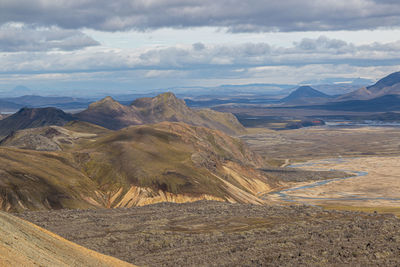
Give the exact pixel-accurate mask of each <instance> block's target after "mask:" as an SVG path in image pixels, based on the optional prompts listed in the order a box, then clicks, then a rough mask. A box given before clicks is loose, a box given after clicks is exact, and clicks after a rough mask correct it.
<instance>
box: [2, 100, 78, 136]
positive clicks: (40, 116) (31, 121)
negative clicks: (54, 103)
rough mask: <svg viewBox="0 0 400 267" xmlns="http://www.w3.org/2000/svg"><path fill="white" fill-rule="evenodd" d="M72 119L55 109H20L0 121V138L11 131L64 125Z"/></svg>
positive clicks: (70, 116)
mask: <svg viewBox="0 0 400 267" xmlns="http://www.w3.org/2000/svg"><path fill="white" fill-rule="evenodd" d="M73 119H74V117H73V116H72V115H70V114H67V113H65V112H64V111H62V110H61V109H57V108H26V107H25V108H21V109H20V110H19V111H18V112H17V113H15V114H13V115H11V116H9V117H7V118H5V119H3V120H1V121H0V136H5V135H8V134H10V133H11V132H13V131H17V130H22V129H27V128H36V127H42V126H49V125H59V126H61V125H64V124H66V123H67V122H69V121H72V120H73Z"/></svg>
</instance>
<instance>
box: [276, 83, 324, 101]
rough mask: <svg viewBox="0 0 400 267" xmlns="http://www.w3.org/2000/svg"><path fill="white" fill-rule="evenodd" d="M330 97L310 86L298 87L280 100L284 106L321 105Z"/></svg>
mask: <svg viewBox="0 0 400 267" xmlns="http://www.w3.org/2000/svg"><path fill="white" fill-rule="evenodd" d="M330 98H331V96H329V95H327V94H324V93H322V92H320V91H318V90H315V89H314V88H312V87H310V86H300V87H299V88H297V89H296V90H295V91H293V92H292V93H290V94H289V95H288V96H287V97H284V98H282V99H281V102H284V103H286V104H288V103H289V104H300V103H321V102H327V101H328V100H329V99H330Z"/></svg>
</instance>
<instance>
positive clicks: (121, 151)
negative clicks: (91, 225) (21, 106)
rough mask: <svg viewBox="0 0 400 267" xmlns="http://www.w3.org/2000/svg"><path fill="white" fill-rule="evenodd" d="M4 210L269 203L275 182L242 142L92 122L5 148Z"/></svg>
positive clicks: (162, 126)
mask: <svg viewBox="0 0 400 267" xmlns="http://www.w3.org/2000/svg"><path fill="white" fill-rule="evenodd" d="M0 157H1V159H2V160H1V161H0V169H1V172H2V175H1V176H0V192H2V193H1V194H0V210H6V211H21V210H25V209H33V210H37V209H60V208H96V207H105V208H110V207H112V208H114V207H131V206H140V205H146V204H151V203H157V202H163V201H173V202H187V201H195V200H200V199H212V200H219V201H229V202H239V203H253V204H260V203H263V200H261V199H260V198H259V197H258V195H259V194H260V193H262V192H268V191H270V190H271V189H272V188H274V187H276V185H277V181H276V180H275V179H272V178H270V177H268V176H267V175H266V174H265V173H264V172H262V171H259V170H258V169H259V168H261V167H262V166H263V164H264V161H263V159H262V158H261V157H260V156H259V155H257V154H255V153H254V152H252V151H251V150H249V149H248V148H247V146H246V145H245V144H244V143H242V142H241V141H240V140H239V139H236V138H233V137H230V136H228V135H226V134H224V133H222V132H220V131H215V130H211V129H208V128H205V127H199V126H191V125H188V124H185V123H182V122H162V123H158V124H152V125H138V126H130V127H127V128H123V129H120V130H117V131H113V130H108V129H105V128H102V127H100V126H97V125H94V124H90V123H87V122H80V121H73V122H69V123H67V124H66V125H65V126H45V127H39V128H31V129H25V130H20V131H17V132H15V133H13V134H10V135H9V136H7V137H6V138H5V139H4V140H3V141H2V142H1V146H0Z"/></svg>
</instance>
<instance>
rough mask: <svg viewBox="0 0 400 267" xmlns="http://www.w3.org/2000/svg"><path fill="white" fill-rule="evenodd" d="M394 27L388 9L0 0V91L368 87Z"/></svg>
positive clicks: (348, 2) (315, 1)
mask: <svg viewBox="0 0 400 267" xmlns="http://www.w3.org/2000/svg"><path fill="white" fill-rule="evenodd" d="M399 26H400V3H399V2H398V0H379V1H378V0H280V1H276V0H264V1H262V0H246V1H243V0H202V1H198V0H196V1H192V0H114V1H110V0H0V91H7V90H11V89H12V88H14V87H15V86H17V85H24V86H27V87H29V88H32V89H33V90H34V92H47V93H50V94H51V93H53V92H54V94H60V93H65V94H67V93H76V94H79V93H83V92H85V93H93V94H95V93H99V94H101V93H108V92H114V93H135V92H150V91H152V90H156V89H164V88H170V87H196V86H209V87H210V86H211V87H212V86H217V85H221V84H235V85H236V84H249V83H251V84H253V83H277V84H301V83H302V82H304V81H308V80H322V79H326V78H349V79H350V78H358V77H361V78H366V79H371V80H377V79H379V78H382V77H384V76H386V75H388V74H390V73H392V72H395V71H399V70H400V27H399Z"/></svg>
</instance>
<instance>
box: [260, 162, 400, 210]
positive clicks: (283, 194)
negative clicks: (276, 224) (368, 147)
mask: <svg viewBox="0 0 400 267" xmlns="http://www.w3.org/2000/svg"><path fill="white" fill-rule="evenodd" d="M349 159H353V158H330V159H324V160H319V161H317V162H315V161H314V162H306V163H301V164H292V165H289V166H288V167H290V168H299V167H307V166H318V165H323V164H329V163H343V162H346V161H347V160H349ZM316 170H326V169H323V168H321V169H316ZM330 170H331V171H344V172H347V173H351V174H353V176H348V177H343V178H334V179H327V180H321V181H317V182H311V183H309V184H306V185H301V186H296V187H292V188H288V189H284V190H281V191H277V192H271V193H268V194H266V195H265V196H267V195H275V196H278V197H279V199H280V200H282V201H286V202H295V203H300V204H304V205H311V206H314V205H312V204H310V203H309V202H308V201H307V200H339V201H366V200H389V201H400V198H389V197H360V196H356V195H347V194H346V193H345V192H343V193H344V194H346V197H337V198H323V197H320V198H318V197H306V196H298V195H295V194H292V193H293V192H295V191H298V190H302V189H312V188H316V187H319V186H322V185H326V184H329V183H332V182H336V181H342V180H348V179H355V178H358V177H362V176H366V175H368V172H366V171H354V170H338V169H330ZM289 193H290V194H289Z"/></svg>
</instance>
